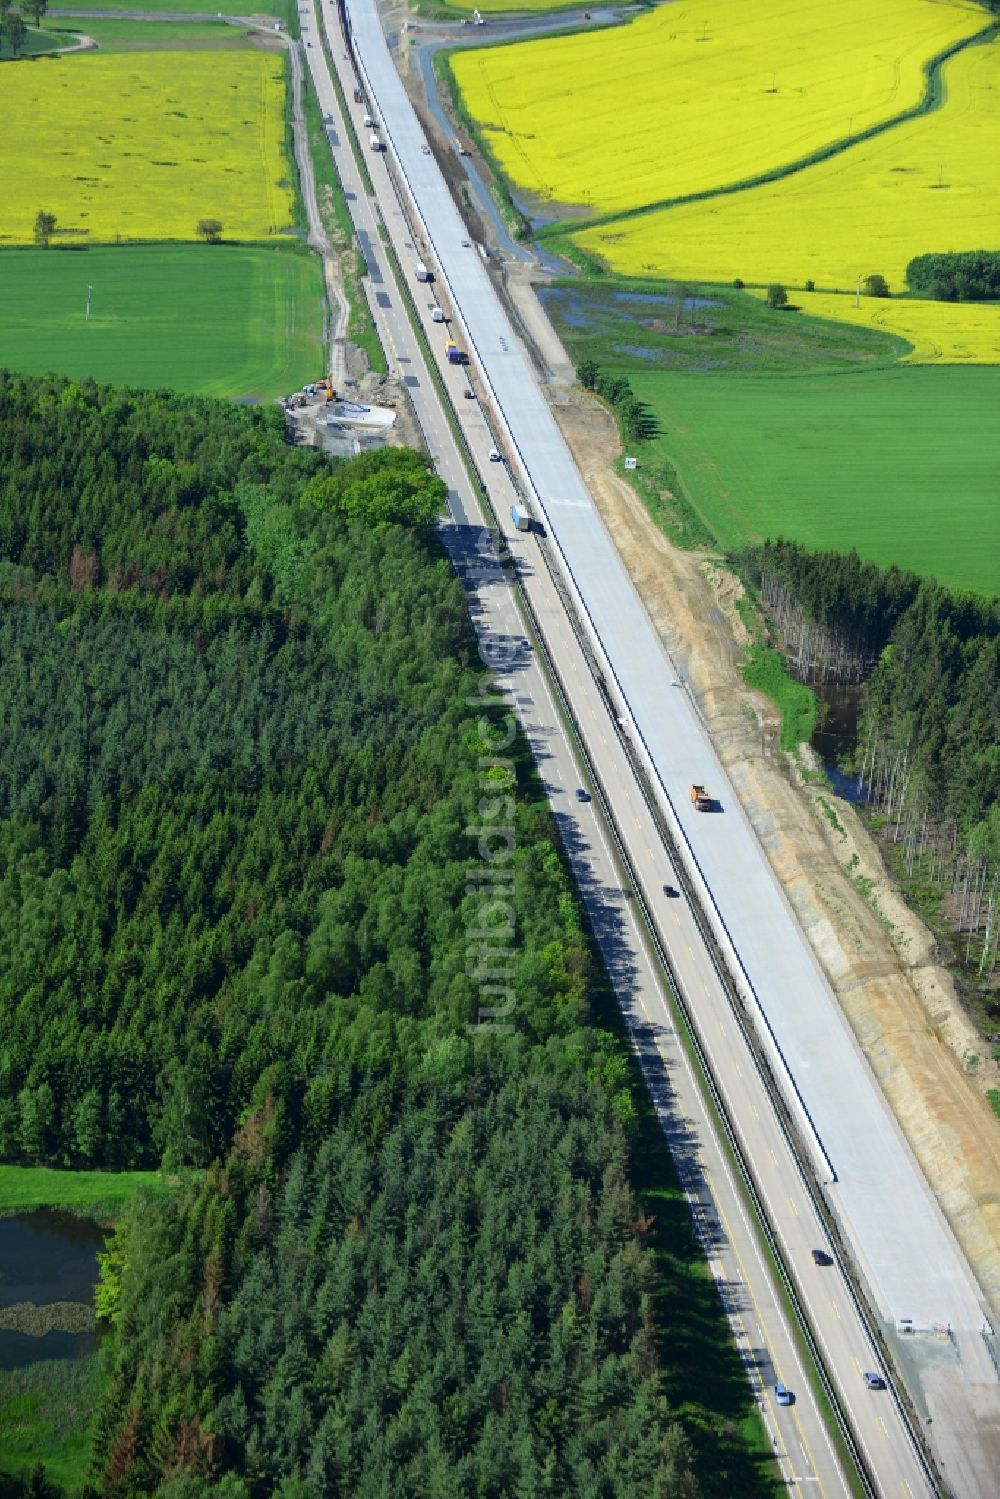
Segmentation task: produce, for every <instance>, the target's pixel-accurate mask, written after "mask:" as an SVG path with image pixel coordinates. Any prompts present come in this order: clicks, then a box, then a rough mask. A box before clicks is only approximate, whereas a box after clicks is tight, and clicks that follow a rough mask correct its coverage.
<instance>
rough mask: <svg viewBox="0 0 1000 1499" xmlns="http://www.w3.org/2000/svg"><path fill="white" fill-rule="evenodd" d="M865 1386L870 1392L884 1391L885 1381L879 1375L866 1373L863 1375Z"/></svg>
mask: <svg viewBox="0 0 1000 1499" xmlns="http://www.w3.org/2000/svg"><path fill="white" fill-rule="evenodd" d="M865 1384H866V1385H867V1386H868V1388H869V1389H870V1390H884V1389H885V1380H884V1379H883V1378H882V1376H881V1374H872V1373H867V1374H866V1375H865Z"/></svg>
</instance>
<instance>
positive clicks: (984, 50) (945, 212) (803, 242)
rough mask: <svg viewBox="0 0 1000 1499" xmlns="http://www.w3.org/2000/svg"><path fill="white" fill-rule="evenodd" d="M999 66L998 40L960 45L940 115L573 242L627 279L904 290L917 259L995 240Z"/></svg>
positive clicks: (999, 215) (998, 236)
mask: <svg viewBox="0 0 1000 1499" xmlns="http://www.w3.org/2000/svg"><path fill="white" fill-rule="evenodd" d="M998 69H1000V39H997V40H994V41H993V42H991V43H988V44H981V45H975V46H972V47H969V48H968V49H966V50H965V51H963V52H960V53H959V54H958V55H957V56H955V57H953V58H952V59H951V60H950V61H949V62H948V63H946V64H945V67H944V82H945V99H944V103H943V104H942V106H941V108H940V109H939V110H936V111H934V112H932V113H930V114H926V115H921V116H920V117H918V118H917V119H913V120H909V121H907V122H905V123H904V124H901V125H899V126H897V127H895V128H894V129H892V130H889V131H886V132H885V133H884V134H882V135H879V136H876V137H874V138H873V139H871V140H868V141H863V142H861V143H859V144H858V145H855V146H852V147H850V148H849V149H848V150H845V151H842V152H840V153H838V154H837V155H836V156H832V157H830V158H828V159H827V160H826V161H822V162H819V163H818V164H817V165H815V166H811V167H807V168H805V169H804V170H803V171H801V172H797V173H795V174H794V175H792V176H788V177H784V178H781V179H780V180H779V181H775V182H769V183H765V184H763V185H762V186H760V187H755V188H749V189H747V190H746V191H745V192H740V193H734V194H732V195H730V196H726V197H720V198H714V199H711V200H708V201H705V202H701V203H689V204H684V205H681V206H679V207H677V208H672V209H665V210H662V211H658V212H654V213H650V214H647V215H645V216H643V217H641V218H635V219H631V220H629V221H627V222H620V223H613V224H605V225H602V226H596V227H594V228H592V229H589V230H584V231H582V232H581V233H580V234H579V235H578V236H576V237H577V240H578V243H579V244H580V245H581V246H582V247H583V248H584V249H586V250H589V251H591V252H592V253H594V254H597V255H599V256H600V257H602V258H603V259H604V260H606V261H607V263H608V264H609V265H610V266H611V268H612V269H613V270H615V271H617V272H620V273H622V274H626V275H636V274H644V273H645V274H654V273H655V274H657V275H665V276H685V277H687V276H697V277H700V278H702V279H703V280H709V281H723V282H725V281H731V280H732V279H733V278H734V277H737V276H738V277H741V278H742V279H743V280H744V281H747V282H762V283H767V282H771V281H780V282H783V283H785V284H786V285H789V286H794V287H800V286H803V285H804V284H805V282H806V280H812V281H814V282H815V284H816V286H817V287H818V288H819V289H821V290H832V289H837V288H840V289H844V290H851V291H853V290H854V287H855V284H856V280H857V277H858V276H859V275H861V276H866V275H869V274H871V273H878V274H880V275H883V276H884V277H885V278H886V280H887V281H888V282H889V285H890V288H891V289H892V290H894V291H897V292H898V291H901V290H902V289H903V281H904V277H903V272H904V270H905V267H906V264H907V262H908V261H909V260H910V259H911V258H912V257H913V256H915V255H920V254H922V253H924V252H925V251H931V250H975V249H980V248H982V247H984V246H990V245H995V244H1000V198H998V197H997V194H996V193H995V191H993V187H994V180H995V176H996V169H995V163H996V162H997V161H998V160H1000V111H998V110H997V107H996V103H995V85H996V79H997V74H998ZM901 331H904V330H901ZM913 341H914V342H916V339H914V340H913Z"/></svg>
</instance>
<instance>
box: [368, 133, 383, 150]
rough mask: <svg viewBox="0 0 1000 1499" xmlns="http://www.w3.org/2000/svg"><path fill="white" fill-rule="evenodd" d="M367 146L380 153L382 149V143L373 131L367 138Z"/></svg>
mask: <svg viewBox="0 0 1000 1499" xmlns="http://www.w3.org/2000/svg"><path fill="white" fill-rule="evenodd" d="M368 144H369V146H371V148H372V150H373V151H381V149H382V142H381V141H380V140H379V138H378V136H377V135H376V134H375V132H374V131H372V133H371V135H370V136H369V137H368Z"/></svg>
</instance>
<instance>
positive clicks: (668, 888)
mask: <svg viewBox="0 0 1000 1499" xmlns="http://www.w3.org/2000/svg"><path fill="white" fill-rule="evenodd" d="M663 893H664V895H669V896H670V897H671V898H672V899H674V900H676V899H677V897H678V896H679V895H680V893H681V892H680V891H679V890H678V889H677V888H676V886H674V885H664V887H663Z"/></svg>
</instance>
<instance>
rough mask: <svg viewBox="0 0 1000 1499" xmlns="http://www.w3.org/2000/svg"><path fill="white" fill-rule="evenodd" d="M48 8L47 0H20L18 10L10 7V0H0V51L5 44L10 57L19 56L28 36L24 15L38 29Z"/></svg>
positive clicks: (0, 51)
mask: <svg viewBox="0 0 1000 1499" xmlns="http://www.w3.org/2000/svg"><path fill="white" fill-rule="evenodd" d="M48 8H49V3H48V0H22V3H21V5H20V7H19V9H18V10H14V9H13V8H12V0H0V53H2V51H3V48H4V46H5V45H6V46H7V47H8V48H9V49H10V55H11V57H20V55H21V53H22V52H23V51H24V44H25V42H26V41H27V38H28V26H27V22H26V21H25V19H24V18H25V16H30V17H31V19H32V20H33V21H34V23H35V29H36V30H38V28H39V27H40V26H41V24H42V17H43V16H44V14H45V12H46V11H47V10H48Z"/></svg>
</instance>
